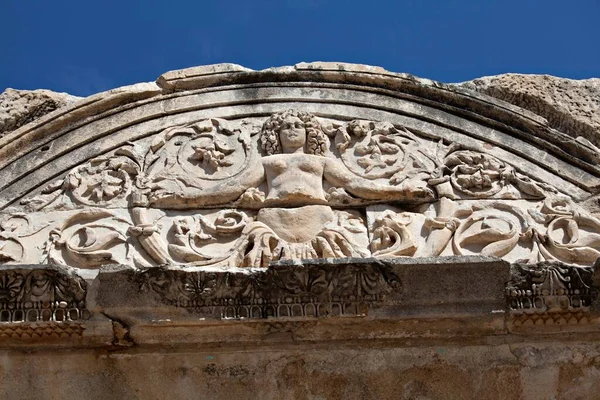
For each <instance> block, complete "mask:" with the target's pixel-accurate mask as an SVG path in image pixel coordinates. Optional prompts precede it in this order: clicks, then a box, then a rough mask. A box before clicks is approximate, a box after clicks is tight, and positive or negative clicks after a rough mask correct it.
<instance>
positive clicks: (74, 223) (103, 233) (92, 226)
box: [46, 209, 129, 268]
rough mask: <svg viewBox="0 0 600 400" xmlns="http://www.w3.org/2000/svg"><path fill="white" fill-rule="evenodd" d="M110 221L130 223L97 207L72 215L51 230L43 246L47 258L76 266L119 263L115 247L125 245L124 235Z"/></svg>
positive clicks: (87, 266)
mask: <svg viewBox="0 0 600 400" xmlns="http://www.w3.org/2000/svg"><path fill="white" fill-rule="evenodd" d="M112 222H118V223H120V224H125V225H129V223H128V222H127V221H125V220H122V219H120V218H118V217H116V216H115V215H114V214H112V213H111V212H109V211H105V210H100V209H89V210H86V211H82V212H79V213H77V214H75V215H73V216H71V217H70V218H68V219H67V220H65V221H64V222H63V224H62V226H61V227H60V228H56V229H53V230H52V231H51V232H50V240H49V241H48V243H47V248H46V252H47V259H48V261H49V262H51V263H54V264H58V265H63V266H74V267H78V268H97V267H100V266H102V265H106V264H119V263H120V261H119V260H118V259H117V258H115V249H114V247H115V246H118V245H121V246H122V247H124V248H126V247H127V244H126V242H127V237H126V235H125V234H124V233H123V232H121V231H119V229H118V228H117V227H115V226H114V224H113V223H112ZM125 253H127V251H126V249H125Z"/></svg>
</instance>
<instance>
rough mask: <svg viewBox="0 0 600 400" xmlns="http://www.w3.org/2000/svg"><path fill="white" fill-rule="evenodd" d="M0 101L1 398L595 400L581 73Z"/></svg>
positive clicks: (227, 79)
mask: <svg viewBox="0 0 600 400" xmlns="http://www.w3.org/2000/svg"><path fill="white" fill-rule="evenodd" d="M2 96H3V97H2V98H3V99H4V100H3V102H2V107H1V109H2V110H3V113H2V114H0V121H2V125H0V264H1V265H0V353H2V355H3V357H2V362H1V364H0V365H1V366H2V368H1V370H0V376H1V377H2V382H3V385H1V388H0V393H2V396H3V397H4V398H14V397H19V398H40V397H41V398H62V397H65V396H81V397H86V398H106V397H115V398H122V397H131V398H165V397H177V398H179V397H181V398H191V397H194V398H195V397H203V398H230V397H233V396H235V397H237V398H251V397H252V398H256V397H257V396H258V398H332V399H334V398H340V399H352V398H357V399H358V398H390V399H392V398H393V399H397V398H405V399H413V398H436V399H437V398H440V399H448V398H451V399H454V398H456V399H460V398H465V399H470V398H484V399H485V398H490V399H495V398H502V399H506V398H515V399H517V398H526V399H538V398H540V399H546V398H548V399H550V398H582V399H585V398H595V396H596V392H597V387H596V386H597V383H596V382H597V379H596V378H597V374H598V362H599V360H600V358H599V356H600V354H598V352H599V347H598V338H599V337H600V336H599V334H598V332H599V329H598V327H599V326H600V325H599V324H600V318H599V314H598V305H597V302H598V281H599V278H598V272H597V270H596V260H597V258H598V257H599V256H600V219H598V215H597V213H598V202H597V196H598V194H599V192H600V168H599V167H598V161H600V151H599V150H598V148H597V147H596V145H597V144H598V142H597V137H598V135H597V134H598V125H597V123H598V118H597V117H598V103H599V101H598V93H597V82H596V81H595V80H589V81H582V82H577V81H569V80H563V79H559V78H553V77H539V76H525V75H507V76H500V77H492V78H483V79H481V80H475V81H473V82H468V83H462V84H455V85H452V84H442V83H438V82H432V81H429V80H426V79H420V78H416V77H413V76H410V75H406V74H396V73H391V72H389V71H385V70H383V69H381V68H377V67H369V66H361V65H350V64H338V63H310V64H306V63H303V64H298V65H296V66H294V67H282V68H274V69H269V70H265V71H253V70H249V69H246V68H243V67H240V66H236V65H231V64H219V65H214V66H206V67H195V68H189V69H186V70H181V71H171V72H167V73H165V74H163V75H162V76H160V77H159V78H158V80H157V81H156V83H145V84H138V85H133V86H130V87H124V88H119V89H115V90H112V91H109V92H106V93H100V94H98V95H94V96H90V97H88V98H85V99H74V98H71V97H69V96H68V95H62V94H61V95H56V94H52V93H48V92H44V93H41V92H31V93H22V92H17V91H13V90H9V91H7V92H5V93H4V94H2ZM6 99H8V100H6Z"/></svg>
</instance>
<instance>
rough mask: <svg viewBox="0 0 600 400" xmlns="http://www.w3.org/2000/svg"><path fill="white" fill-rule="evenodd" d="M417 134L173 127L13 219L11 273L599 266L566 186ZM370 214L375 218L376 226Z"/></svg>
mask: <svg viewBox="0 0 600 400" xmlns="http://www.w3.org/2000/svg"><path fill="white" fill-rule="evenodd" d="M418 133H419V135H420V136H419V135H417V134H416V133H413V131H412V130H409V129H408V128H406V127H404V126H400V125H393V124H391V123H388V122H381V121H367V120H353V121H349V122H344V121H333V120H330V119H327V118H322V117H319V116H316V115H314V114H311V113H306V112H302V111H297V110H286V111H282V112H278V113H275V114H272V115H270V116H269V117H267V118H264V119H260V120H259V119H258V118H254V119H248V120H246V119H244V120H236V121H227V120H223V119H218V118H208V119H203V120H200V121H197V122H193V123H189V124H185V125H178V126H173V127H169V128H167V129H164V130H162V131H160V132H158V133H157V134H154V135H152V136H149V137H147V138H145V139H140V140H138V141H136V142H134V143H130V144H128V145H126V146H123V147H122V148H119V149H117V150H114V151H112V152H110V153H108V154H106V155H104V156H101V157H97V158H94V159H92V160H89V161H88V162H87V163H85V164H83V165H81V166H79V167H76V168H74V169H72V170H71V171H70V172H69V173H67V175H66V176H65V177H64V179H62V180H60V181H57V182H55V183H53V184H51V185H49V186H47V187H46V188H45V189H44V190H43V191H42V193H41V194H40V195H38V196H35V197H33V198H30V199H28V200H25V201H24V203H25V204H26V207H27V209H29V210H31V209H33V210H38V209H39V210H43V211H44V212H59V211H60V212H63V211H64V214H60V213H59V214H60V215H59V214H57V215H56V218H54V217H52V218H49V217H48V218H46V217H44V218H45V219H43V221H45V222H42V223H40V224H39V226H37V225H36V226H35V227H33V226H31V223H30V221H28V220H27V219H26V218H24V219H23V217H20V216H19V215H17V214H11V216H10V217H5V218H9V219H11V221H12V222H10V223H9V222H5V223H4V222H2V219H0V262H3V263H17V262H24V260H26V259H27V260H32V259H35V257H36V256H37V257H38V258H37V259H42V260H44V262H49V263H57V264H60V265H68V266H74V267H77V268H85V269H97V268H99V267H100V266H102V265H104V264H126V265H134V266H136V267H138V268H147V267H151V266H159V265H180V266H184V267H203V266H215V267H222V268H266V267H268V266H269V265H270V264H271V263H274V262H279V261H281V260H302V259H321V258H332V259H335V258H348V257H370V256H374V257H378V258H387V257H437V256H445V255H470V254H482V255H490V256H496V257H502V258H505V259H507V260H509V261H511V262H512V261H523V262H529V263H535V262H539V261H544V260H558V261H562V262H565V263H572V264H580V265H591V264H592V263H593V262H594V261H595V260H596V259H597V258H598V257H600V240H599V236H598V235H599V232H600V221H599V220H598V219H597V218H596V217H595V216H593V215H591V214H590V213H588V212H585V211H583V210H582V209H580V208H578V207H577V206H575V205H574V204H572V202H570V201H568V200H565V199H566V197H565V198H562V197H561V196H559V195H558V191H557V190H556V189H554V188H552V187H551V186H549V185H547V184H544V183H541V182H537V181H535V180H533V179H532V178H529V177H527V176H525V175H524V174H523V173H521V172H519V171H518V170H517V169H516V168H515V167H514V166H512V165H511V164H509V163H508V162H506V161H503V160H501V159H499V158H498V157H496V156H495V155H492V154H487V153H483V152H479V151H474V150H466V149H464V148H461V147H460V146H458V145H456V144H453V143H447V142H445V141H444V140H437V141H436V140H433V139H431V138H428V137H426V136H427V135H425V134H423V133H420V132H418ZM371 207H380V209H379V211H377V212H376V213H375V214H374V216H373V218H372V220H371V221H370V222H368V221H367V220H366V219H365V217H366V215H367V214H369V213H370V211H369V210H371ZM109 209H110V210H111V211H109ZM7 215H8V214H7ZM19 218H21V220H19ZM53 218H54V219H53ZM7 221H8V219H7ZM17 221H21V222H20V225H19V224H17ZM21 225H23V226H24V225H27V226H28V227H27V228H25V227H21ZM44 228H46V230H43V229H44ZM48 232H49V233H48ZM46 233H48V235H47V236H46V238H45V239H46V242H45V243H44V244H42V243H39V239H37V238H38V237H43V236H44V235H46ZM36 235H37V236H36ZM28 237H35V238H36V241H37V242H38V247H39V248H37V249H32V248H31V246H29V245H27V244H25V241H24V239H25V240H26V238H28Z"/></svg>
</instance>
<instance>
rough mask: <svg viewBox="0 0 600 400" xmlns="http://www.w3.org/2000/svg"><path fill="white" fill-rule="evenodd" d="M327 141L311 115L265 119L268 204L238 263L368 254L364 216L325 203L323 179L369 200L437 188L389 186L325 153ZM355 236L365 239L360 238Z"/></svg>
mask: <svg viewBox="0 0 600 400" xmlns="http://www.w3.org/2000/svg"><path fill="white" fill-rule="evenodd" d="M328 144H329V141H328V138H327V137H326V135H325V133H324V132H323V130H322V129H321V127H320V125H319V122H318V121H317V119H316V118H315V117H314V116H312V115H310V114H307V113H302V112H296V111H291V110H290V111H285V112H283V113H280V114H275V115H273V116H272V117H271V118H269V119H268V120H267V121H266V122H265V124H264V125H263V129H262V131H261V136H260V145H261V148H262V150H263V151H264V153H266V156H263V157H262V158H261V164H262V168H263V169H264V177H265V180H266V185H267V193H266V197H265V202H264V205H265V206H266V207H263V208H262V209H261V210H260V211H259V212H258V215H257V217H256V221H255V222H253V223H251V224H249V225H248V226H247V227H246V229H245V232H244V233H245V234H246V235H247V238H246V240H245V241H244V243H243V245H242V246H241V247H240V249H239V250H238V255H239V256H238V258H237V259H236V260H235V263H236V264H237V265H240V266H267V265H268V264H269V262H271V261H273V260H278V259H310V258H339V257H364V256H368V255H369V251H368V239H367V233H366V227H365V226H364V223H363V221H362V218H361V217H360V216H359V215H358V214H357V213H354V214H353V213H350V212H344V211H333V210H332V209H331V207H329V206H327V205H325V204H327V200H326V198H325V191H324V189H323V181H324V180H326V181H328V182H329V183H330V184H332V185H333V186H336V187H342V188H344V189H346V190H347V191H348V192H350V193H352V194H355V195H357V196H360V197H362V198H366V199H377V200H380V199H397V200H416V199H423V200H427V199H431V198H433V192H431V191H430V190H429V189H428V188H426V187H424V186H409V185H406V186H385V185H381V184H378V183H375V182H373V181H370V180H368V179H365V178H361V177H359V176H357V175H354V174H352V173H351V172H349V171H348V170H347V169H346V168H345V167H344V166H343V165H341V163H340V162H339V161H338V160H337V159H334V158H330V157H327V156H326V153H327V151H328ZM274 205H277V206H278V205H282V206H287V207H289V206H296V208H273V206H274ZM357 236H358V237H363V239H364V240H357V239H356V237H357ZM358 242H360V243H358Z"/></svg>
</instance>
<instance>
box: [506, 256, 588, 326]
mask: <svg viewBox="0 0 600 400" xmlns="http://www.w3.org/2000/svg"><path fill="white" fill-rule="evenodd" d="M593 274H594V269H593V268H591V267H575V266H568V265H565V264H561V263H557V262H540V263H538V264H535V265H525V264H513V266H512V280H511V282H510V283H509V284H508V285H507V289H506V291H507V298H508V302H509V305H510V312H511V315H512V317H513V321H512V322H513V324H515V325H517V326H520V325H528V324H529V325H551V324H578V323H586V322H589V320H590V310H591V306H592V304H593V303H594V302H595V301H596V300H597V299H598V287H597V286H595V285H594V282H593V279H592V278H593Z"/></svg>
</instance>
